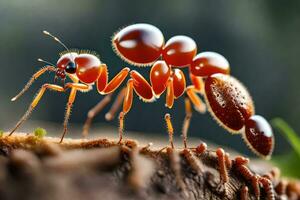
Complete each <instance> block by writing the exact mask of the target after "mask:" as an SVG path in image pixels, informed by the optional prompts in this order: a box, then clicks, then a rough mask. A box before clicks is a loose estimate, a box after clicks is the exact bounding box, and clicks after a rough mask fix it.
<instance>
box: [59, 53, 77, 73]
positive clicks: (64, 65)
mask: <svg viewBox="0 0 300 200" xmlns="http://www.w3.org/2000/svg"><path fill="white" fill-rule="evenodd" d="M77 56H78V54H77V53H75V52H69V53H66V54H63V55H62V56H61V57H60V58H59V59H58V61H57V64H56V66H57V68H58V71H59V70H60V71H64V72H65V73H69V74H74V73H76V68H77V67H76V63H75V58H76V57H77Z"/></svg>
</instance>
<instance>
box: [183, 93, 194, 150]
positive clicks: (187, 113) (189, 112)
mask: <svg viewBox="0 0 300 200" xmlns="http://www.w3.org/2000/svg"><path fill="white" fill-rule="evenodd" d="M184 104H185V118H184V121H183V126H182V137H183V146H184V148H185V149H186V148H187V133H188V129H189V126H190V122H191V118H192V107H191V102H190V100H189V98H188V97H185V99H184Z"/></svg>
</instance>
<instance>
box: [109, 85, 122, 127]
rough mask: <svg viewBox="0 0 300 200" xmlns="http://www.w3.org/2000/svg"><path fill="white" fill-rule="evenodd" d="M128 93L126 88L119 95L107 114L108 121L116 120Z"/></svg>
mask: <svg viewBox="0 0 300 200" xmlns="http://www.w3.org/2000/svg"><path fill="white" fill-rule="evenodd" d="M125 92H126V87H123V88H122V90H121V91H120V92H119V93H118V95H117V97H116V100H115V101H114V103H113V105H112V106H111V108H110V109H109V111H108V112H107V113H106V114H105V119H106V120H107V121H110V120H113V119H114V118H115V114H116V112H117V111H118V110H119V108H120V107H121V105H122V102H123V99H124V96H125Z"/></svg>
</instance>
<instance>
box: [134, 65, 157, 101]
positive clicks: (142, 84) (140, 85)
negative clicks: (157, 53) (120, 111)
mask: <svg viewBox="0 0 300 200" xmlns="http://www.w3.org/2000/svg"><path fill="white" fill-rule="evenodd" d="M130 77H131V78H132V80H133V88H134V91H135V92H136V93H137V95H138V96H139V97H140V98H141V99H142V100H143V101H145V102H152V101H153V100H154V99H155V98H154V94H153V89H152V87H151V85H150V84H149V83H148V82H147V80H146V79H145V78H144V77H143V76H142V75H141V74H140V73H138V72H137V71H135V70H133V71H131V72H130Z"/></svg>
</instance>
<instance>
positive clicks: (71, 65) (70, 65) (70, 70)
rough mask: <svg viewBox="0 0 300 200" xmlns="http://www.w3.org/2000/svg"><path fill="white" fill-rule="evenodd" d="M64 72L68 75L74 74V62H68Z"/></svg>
mask: <svg viewBox="0 0 300 200" xmlns="http://www.w3.org/2000/svg"><path fill="white" fill-rule="evenodd" d="M66 72H67V73H69V74H74V73H75V72H76V65H75V63H74V62H69V63H68V65H67V66H66Z"/></svg>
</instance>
